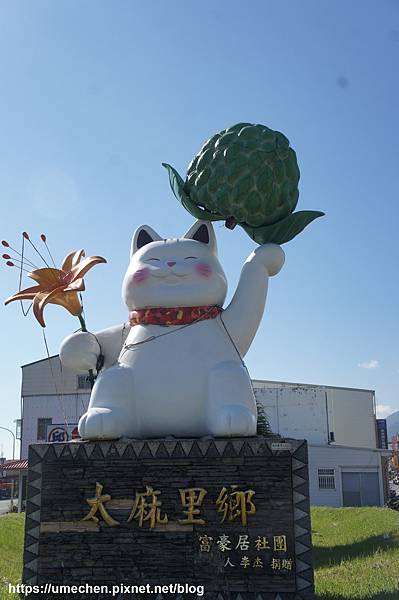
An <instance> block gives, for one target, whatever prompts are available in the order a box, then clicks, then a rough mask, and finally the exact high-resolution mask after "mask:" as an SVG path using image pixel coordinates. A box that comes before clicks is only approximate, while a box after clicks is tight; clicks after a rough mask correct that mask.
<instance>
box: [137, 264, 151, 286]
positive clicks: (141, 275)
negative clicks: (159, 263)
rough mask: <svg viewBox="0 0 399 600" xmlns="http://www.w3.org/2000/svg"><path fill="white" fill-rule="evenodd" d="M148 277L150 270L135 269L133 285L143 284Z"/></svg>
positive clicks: (145, 268)
mask: <svg viewBox="0 0 399 600" xmlns="http://www.w3.org/2000/svg"><path fill="white" fill-rule="evenodd" d="M149 276H150V269H149V268H148V267H144V268H143V269H137V271H135V273H134V275H133V281H134V283H138V284H140V283H144V282H145V281H147V279H148V278H149Z"/></svg>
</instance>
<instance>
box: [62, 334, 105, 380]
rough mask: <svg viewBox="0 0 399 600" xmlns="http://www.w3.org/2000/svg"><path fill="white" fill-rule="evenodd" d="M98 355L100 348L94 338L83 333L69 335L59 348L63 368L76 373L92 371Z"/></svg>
mask: <svg viewBox="0 0 399 600" xmlns="http://www.w3.org/2000/svg"><path fill="white" fill-rule="evenodd" d="M100 354H101V348H100V344H99V343H98V341H97V338H96V336H95V335H93V334H92V333H89V332H85V331H79V332H78V333H73V334H72V335H69V336H68V337H67V338H65V340H64V341H63V342H62V344H61V348H60V360H61V362H62V364H63V365H64V367H67V368H69V369H72V370H73V371H78V372H79V371H81V372H86V371H89V370H90V369H93V370H94V369H95V368H96V365H97V360H98V357H99V355H100Z"/></svg>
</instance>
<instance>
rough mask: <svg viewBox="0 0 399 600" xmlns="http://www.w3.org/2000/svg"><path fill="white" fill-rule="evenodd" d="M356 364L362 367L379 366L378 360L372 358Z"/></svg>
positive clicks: (374, 367) (375, 367) (371, 367)
mask: <svg viewBox="0 0 399 600" xmlns="http://www.w3.org/2000/svg"><path fill="white" fill-rule="evenodd" d="M357 366H358V367H361V368H362V369H377V368H378V367H379V366H380V361H379V360H376V359H375V358H372V359H371V360H369V361H367V362H362V363H359V364H358V365H357Z"/></svg>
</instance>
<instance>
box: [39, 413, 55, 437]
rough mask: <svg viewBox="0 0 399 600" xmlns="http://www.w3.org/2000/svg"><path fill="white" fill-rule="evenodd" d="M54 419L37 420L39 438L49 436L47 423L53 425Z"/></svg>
mask: <svg viewBox="0 0 399 600" xmlns="http://www.w3.org/2000/svg"><path fill="white" fill-rule="evenodd" d="M52 422H53V420H52V419H47V418H46V419H38V420H37V439H38V440H45V439H46V438H47V425H51V424H52Z"/></svg>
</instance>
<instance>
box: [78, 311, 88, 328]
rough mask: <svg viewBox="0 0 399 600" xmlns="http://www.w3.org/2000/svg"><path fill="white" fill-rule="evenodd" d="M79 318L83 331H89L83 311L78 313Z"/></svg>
mask: <svg viewBox="0 0 399 600" xmlns="http://www.w3.org/2000/svg"><path fill="white" fill-rule="evenodd" d="M78 319H79V322H80V326H81V328H82V331H85V332H87V327H86V321H85V320H84V317H83V315H82V313H80V315H78Z"/></svg>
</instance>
